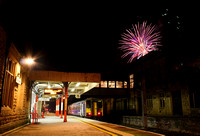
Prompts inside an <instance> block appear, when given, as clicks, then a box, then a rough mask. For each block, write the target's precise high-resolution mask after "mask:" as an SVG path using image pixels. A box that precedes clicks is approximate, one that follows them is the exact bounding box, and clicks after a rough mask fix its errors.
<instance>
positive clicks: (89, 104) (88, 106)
mask: <svg viewBox="0 0 200 136" xmlns="http://www.w3.org/2000/svg"><path fill="white" fill-rule="evenodd" d="M86 107H87V108H91V101H90V100H87V101H86Z"/></svg>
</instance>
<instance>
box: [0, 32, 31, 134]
mask: <svg viewBox="0 0 200 136" xmlns="http://www.w3.org/2000/svg"><path fill="white" fill-rule="evenodd" d="M4 36H5V35H4ZM2 43H4V44H3V45H2ZM0 45H1V46H3V47H1V48H3V49H5V47H4V46H5V41H4V42H1V43H0ZM1 51H2V50H1ZM4 52H5V51H4ZM3 57H4V56H3ZM20 59H21V55H20V53H19V52H18V50H17V49H16V47H15V46H14V44H11V46H10V47H9V48H8V53H7V56H6V65H5V70H3V68H2V67H3V66H4V64H3V63H5V62H1V67H0V70H1V73H2V75H4V78H3V82H2V81H1V93H2V94H1V96H2V98H1V112H0V133H2V132H5V131H7V130H9V129H12V128H15V127H17V126H20V125H23V124H25V123H27V122H29V105H30V104H29V103H30V91H29V89H28V84H29V83H28V80H27V71H26V69H25V68H24V67H23V66H21V64H20ZM2 70H3V72H2ZM2 75H1V77H2ZM1 80H2V78H1ZM2 83H3V86H2Z"/></svg>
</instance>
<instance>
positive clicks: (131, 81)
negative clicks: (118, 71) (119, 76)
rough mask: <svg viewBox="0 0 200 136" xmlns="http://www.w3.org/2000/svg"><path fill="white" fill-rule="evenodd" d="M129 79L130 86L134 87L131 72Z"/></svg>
mask: <svg viewBox="0 0 200 136" xmlns="http://www.w3.org/2000/svg"><path fill="white" fill-rule="evenodd" d="M129 79H130V88H133V87H134V75H133V74H131V75H130V76H129Z"/></svg>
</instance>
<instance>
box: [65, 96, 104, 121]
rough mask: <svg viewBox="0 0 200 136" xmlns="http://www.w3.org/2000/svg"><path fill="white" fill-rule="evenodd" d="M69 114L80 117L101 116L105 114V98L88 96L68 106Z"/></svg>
mask: <svg viewBox="0 0 200 136" xmlns="http://www.w3.org/2000/svg"><path fill="white" fill-rule="evenodd" d="M68 114H69V115H76V116H80V117H89V118H101V117H102V116H103V100H102V99H98V98H87V99H85V100H82V101H79V102H75V103H73V104H71V105H69V106H68Z"/></svg>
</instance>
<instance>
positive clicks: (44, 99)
mask: <svg viewBox="0 0 200 136" xmlns="http://www.w3.org/2000/svg"><path fill="white" fill-rule="evenodd" d="M38 101H50V98H42V97H41V98H38Z"/></svg>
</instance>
